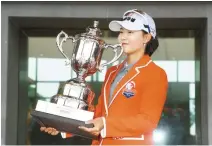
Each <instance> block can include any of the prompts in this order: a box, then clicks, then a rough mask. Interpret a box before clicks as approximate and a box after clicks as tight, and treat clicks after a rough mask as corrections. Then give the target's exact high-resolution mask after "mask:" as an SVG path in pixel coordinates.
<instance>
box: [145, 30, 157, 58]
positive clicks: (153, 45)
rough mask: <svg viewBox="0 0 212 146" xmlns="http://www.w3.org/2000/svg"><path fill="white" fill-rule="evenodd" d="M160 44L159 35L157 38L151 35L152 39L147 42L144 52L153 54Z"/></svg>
mask: <svg viewBox="0 0 212 146" xmlns="http://www.w3.org/2000/svg"><path fill="white" fill-rule="evenodd" d="M143 33H144V34H148V33H147V32H145V31H143ZM158 46H159V42H158V38H157V36H156V37H155V38H153V37H151V40H150V41H149V42H148V43H147V44H146V48H145V52H144V54H147V55H149V56H152V54H153V53H154V52H155V50H157V48H158Z"/></svg>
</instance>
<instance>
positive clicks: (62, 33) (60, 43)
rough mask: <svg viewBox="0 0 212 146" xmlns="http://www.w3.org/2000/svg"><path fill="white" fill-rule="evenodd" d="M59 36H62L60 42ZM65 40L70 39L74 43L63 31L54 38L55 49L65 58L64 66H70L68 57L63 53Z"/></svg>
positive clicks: (71, 37)
mask: <svg viewBox="0 0 212 146" xmlns="http://www.w3.org/2000/svg"><path fill="white" fill-rule="evenodd" d="M61 35H64V37H63V39H62V41H61V42H60V37H61ZM67 39H71V40H72V42H73V43H75V42H76V40H75V39H74V37H73V36H68V35H67V34H66V33H65V32H64V31H61V32H60V33H59V34H58V35H57V38H56V44H57V47H58V49H59V51H60V52H61V53H62V54H63V56H64V57H65V58H66V65H69V64H70V59H69V57H68V56H67V55H66V54H65V53H64V51H63V47H62V45H63V43H64V42H65V41H66V40H67Z"/></svg>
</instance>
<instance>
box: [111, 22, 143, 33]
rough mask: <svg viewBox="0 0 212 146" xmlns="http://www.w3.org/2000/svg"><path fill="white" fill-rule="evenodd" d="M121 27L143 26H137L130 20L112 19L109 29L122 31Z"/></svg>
mask: <svg viewBox="0 0 212 146" xmlns="http://www.w3.org/2000/svg"><path fill="white" fill-rule="evenodd" d="M121 28H125V29H127V30H141V28H138V27H136V26H135V25H134V24H133V23H129V21H116V20H114V21H111V22H110V24H109V29H110V30H111V31H120V29H121Z"/></svg>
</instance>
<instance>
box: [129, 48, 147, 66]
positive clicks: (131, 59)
mask: <svg viewBox="0 0 212 146" xmlns="http://www.w3.org/2000/svg"><path fill="white" fill-rule="evenodd" d="M143 56H144V51H143V49H140V50H139V51H136V52H134V53H131V54H127V64H132V63H135V62H136V61H138V60H139V59H140V58H142V57H143Z"/></svg>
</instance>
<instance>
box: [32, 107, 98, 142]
mask: <svg viewBox="0 0 212 146" xmlns="http://www.w3.org/2000/svg"><path fill="white" fill-rule="evenodd" d="M31 115H32V116H33V118H34V119H35V120H36V121H37V122H38V123H39V124H40V125H41V126H43V127H53V128H55V129H57V130H58V131H61V132H67V133H72V134H74V135H78V136H81V137H84V138H88V139H98V136H95V135H92V134H90V133H88V132H86V131H83V130H81V129H79V128H78V127H79V126H84V127H87V128H92V127H93V124H85V122H84V121H79V120H75V119H70V118H65V117H61V116H57V115H52V114H48V113H43V112H40V111H36V110H33V111H32V112H31Z"/></svg>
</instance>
